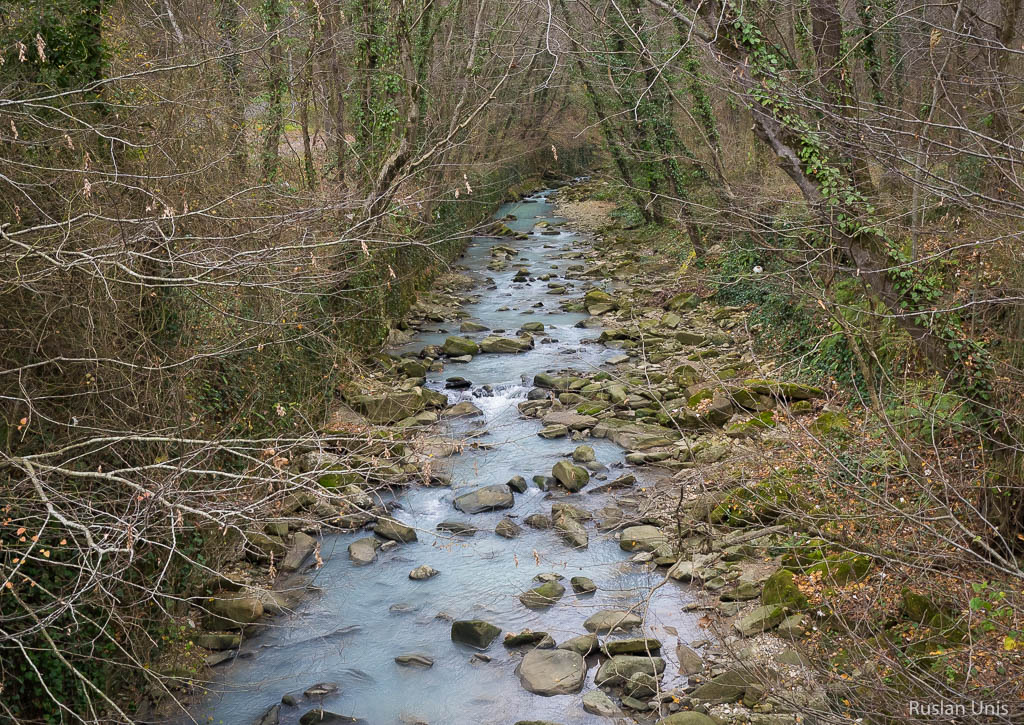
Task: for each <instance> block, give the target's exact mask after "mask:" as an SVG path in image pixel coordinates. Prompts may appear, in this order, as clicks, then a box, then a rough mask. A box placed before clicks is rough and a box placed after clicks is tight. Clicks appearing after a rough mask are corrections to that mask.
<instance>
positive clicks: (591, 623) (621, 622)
mask: <svg viewBox="0 0 1024 725" xmlns="http://www.w3.org/2000/svg"><path fill="white" fill-rule="evenodd" d="M643 621H644V620H643V619H642V618H640V617H639V616H637V615H635V614H633V613H631V612H625V611H622V610H621V609H603V610H601V611H600V612H597V613H595V614H592V615H590V617H589V618H588V619H587V621H585V622H584V623H583V627H584V628H585V629H586V630H587V631H588V632H597V633H598V634H606V633H608V632H614V631H618V630H623V631H625V630H629V629H634V628H636V627H639V626H640V625H641V624H643Z"/></svg>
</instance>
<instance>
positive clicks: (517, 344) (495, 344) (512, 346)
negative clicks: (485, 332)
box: [480, 334, 533, 353]
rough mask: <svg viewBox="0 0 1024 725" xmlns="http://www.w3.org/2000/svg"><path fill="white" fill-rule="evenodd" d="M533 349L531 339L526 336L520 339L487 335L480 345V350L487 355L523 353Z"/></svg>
mask: <svg viewBox="0 0 1024 725" xmlns="http://www.w3.org/2000/svg"><path fill="white" fill-rule="evenodd" d="M532 347H533V338H532V337H531V336H530V335H528V334H526V335H521V336H520V337H498V336H497V335H489V336H488V337H485V338H484V339H483V341H482V342H481V343H480V349H481V350H482V351H483V352H489V353H515V352H525V351H527V350H529V349H530V348H532Z"/></svg>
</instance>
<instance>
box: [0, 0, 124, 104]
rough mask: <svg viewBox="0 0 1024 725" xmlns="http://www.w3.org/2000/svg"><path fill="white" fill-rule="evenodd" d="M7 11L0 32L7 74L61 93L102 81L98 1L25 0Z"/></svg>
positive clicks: (102, 48) (103, 63)
mask: <svg viewBox="0 0 1024 725" xmlns="http://www.w3.org/2000/svg"><path fill="white" fill-rule="evenodd" d="M10 10H11V7H10V5H8V6H7V7H6V8H5V10H4V13H5V15H4V23H3V28H2V29H0V47H2V48H3V54H4V57H3V61H4V63H3V68H4V72H5V73H7V74H14V75H15V76H16V77H20V78H21V79H22V80H24V81H25V82H28V83H34V84H39V85H41V86H43V87H46V88H51V89H59V90H63V89H68V88H83V87H88V86H90V84H93V83H95V82H96V81H99V80H101V79H102V78H103V71H104V69H105V67H106V48H105V46H104V42H103V34H102V22H103V16H102V14H103V2H102V0H26V2H22V3H20V4H18V6H17V7H16V8H15V9H13V12H10V14H7V13H8V12H9V11H10Z"/></svg>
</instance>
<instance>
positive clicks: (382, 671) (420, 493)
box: [191, 192, 700, 725]
mask: <svg viewBox="0 0 1024 725" xmlns="http://www.w3.org/2000/svg"><path fill="white" fill-rule="evenodd" d="M553 209H554V206H553V204H551V203H549V202H548V200H547V195H546V193H544V192H542V193H540V194H538V195H536V196H533V197H528V198H527V199H524V200H523V201H521V202H518V203H514V204H506V205H505V206H503V207H502V208H501V209H500V210H499V211H498V212H497V217H499V218H501V217H504V216H505V215H506V214H513V215H515V216H516V217H517V220H516V221H511V222H509V223H508V224H509V226H510V227H512V228H513V229H515V230H517V231H524V232H530V238H529V239H528V240H520V241H515V242H510V241H509V240H495V239H489V238H477V239H475V240H474V242H473V244H472V245H471V246H470V248H469V249H468V251H467V252H466V255H465V257H464V258H463V259H462V260H461V263H462V264H463V265H464V266H465V267H466V268H467V269H468V271H469V273H470V274H471V275H472V276H473V277H474V278H476V279H479V288H478V289H477V290H475V292H476V293H477V294H479V300H480V301H479V302H476V303H474V304H471V305H469V306H468V307H466V308H465V309H466V311H467V312H468V313H469V315H470V318H469V319H471V320H474V321H477V322H480V323H482V324H484V325H486V326H487V327H489V328H491V329H492V330H497V329H504V330H506V331H507V334H509V335H514V334H515V331H516V330H518V329H519V327H520V326H521V325H522V324H523V323H524V322H528V321H539V322H543V323H544V325H545V328H546V330H545V333H544V334H543V335H540V334H537V335H535V337H536V338H537V341H538V344H537V345H536V347H535V348H534V349H533V350H531V351H529V352H525V353H521V354H517V355H486V354H483V355H478V356H476V357H474V358H473V360H472V362H470V363H466V364H457V363H449V364H447V366H446V369H445V371H444V372H443V373H430V374H429V377H428V385H429V386H430V387H433V388H436V389H438V390H443V389H444V379H445V378H447V377H449V376H453V375H459V376H462V377H465V378H467V379H469V380H471V381H472V382H473V387H472V388H470V389H468V390H464V391H458V392H455V391H445V392H446V393H448V394H449V397H450V399H451V401H452V402H453V403H454V402H457V401H458V400H459V399H471V400H472V401H473V402H474V403H475V404H476V405H477V406H478V407H480V408H481V409H482V410H483V412H484V414H485V415H484V418H483V419H482V420H481V419H479V418H477V419H475V420H473V421H470V422H467V423H460V424H459V427H458V428H456V429H455V431H454V432H455V433H459V432H465V431H467V430H468V429H469V428H476V427H478V426H483V427H485V428H486V430H487V433H486V435H484V436H483V437H481V438H477V439H476V440H478V441H480V442H485V443H487V444H490V445H491V446H493V447H489V449H487V450H476V449H469V450H467V451H466V452H465V453H463V454H462V455H459V456H456V457H453V458H449V459H446V460H444V461H439V462H438V466H437V468H443V469H445V470H447V471H448V472H449V473H450V474H451V477H452V482H453V486H452V488H451V489H446V488H421V487H413V488H411V489H409V490H408V491H407V492H404V493H402V494H401V496H400V498H399V499H398V504H399V506H400V508H399V509H397V510H396V512H395V513H396V517H397V518H398V519H400V520H402V521H404V522H406V523H409V524H410V525H413V526H415V527H416V528H417V530H418V532H419V541H418V542H414V543H411V544H404V545H401V546H398V547H396V548H394V549H391V550H390V551H386V552H382V553H381V554H380V555H379V557H378V559H377V561H376V562H375V563H373V564H371V565H369V566H361V567H359V566H355V565H354V564H353V563H352V562H351V561H350V559H349V557H348V553H347V550H346V548H347V546H348V544H349V543H351V542H352V541H353V540H354V539H356V538H361V537H364V536H367V535H368V534H367V532H365V531H364V532H360V533H356V534H345V535H329V536H327V537H326V538H325V539H324V542H323V557H324V559H325V562H326V563H325V565H324V567H323V568H322V569H321V570H320V571H319V572H317V573H316V577H315V582H314V583H315V585H316V586H318V587H320V589H321V590H322V594H320V595H318V596H314V597H311V598H310V599H308V600H307V601H306V602H305V603H304V604H302V605H301V606H300V607H299V608H298V609H297V611H296V612H295V613H294V614H292V615H289V616H286V617H278V618H277V619H275V620H274V621H273V624H272V625H271V627H270V628H269V630H268V631H267V632H265V633H263V634H261V635H259V636H258V637H256V638H255V639H253V640H252V641H251V642H249V643H248V644H247V645H246V646H245V647H243V653H244V654H245V655H247V656H244V657H240V658H238V659H236V660H234V661H233V662H230V663H227V664H223V665H221V666H219V667H217V668H216V670H215V681H214V683H213V688H214V694H213V695H212V696H211V697H210V698H208V699H207V700H205V701H204V702H203V703H202V704H201V705H199V706H196V707H195V708H194V709H193V710H192V712H191V715H192V717H193V718H194V719H195V720H196V721H198V722H214V723H226V724H228V725H248V724H249V723H254V722H256V721H257V720H258V719H259V717H260V715H261V713H263V712H264V711H265V710H266V709H267V708H268V707H270V706H271V705H273V704H275V703H279V702H280V700H281V696H282V695H284V694H286V693H291V694H292V695H294V696H295V697H296V698H297V699H298V700H299V705H298V706H297V707H284V708H282V712H281V722H282V723H284V724H285V725H291V724H292V723H297V722H298V719H299V717H300V716H301V715H302V714H303V713H305V712H307V711H308V710H310V709H312V708H313V707H316V706H318V705H319V704H320V703H319V701H318V700H310V699H308V698H304V697H303V696H302V691H303V690H305V689H306V688H308V687H309V686H310V685H312V684H314V683H317V682H324V681H327V682H335V683H337V684H338V685H339V686H340V689H339V691H338V692H337V693H336V694H334V695H331V696H328V697H326V698H324V700H323V703H322V704H323V707H324V709H326V710H330V711H332V712H336V713H339V714H344V715H351V716H354V717H359V718H362V719H364V720H365V721H366V722H367V723H370V724H371V725H392V724H395V725H398V724H399V723H416V722H424V723H430V724H431V725H475V724H481V725H485V724H486V725H490V724H492V723H493V724H494V725H498V724H500V725H512V723H514V722H516V721H517V720H521V719H525V720H538V719H548V720H554V721H556V722H560V723H565V724H566V725H570V724H577V723H609V722H610V721H609V720H607V719H605V718H600V717H598V716H596V715H591V714H589V713H586V712H585V711H584V710H583V707H582V704H581V697H582V693H577V694H574V695H561V696H555V697H541V696H538V695H534V694H531V693H529V692H527V691H526V690H524V689H523V688H522V687H521V686H520V684H519V681H518V678H517V677H516V675H515V667H516V664H517V663H518V662H519V660H520V659H521V657H522V654H523V652H524V651H525V648H519V649H517V650H508V649H506V648H505V647H504V646H503V645H502V644H501V637H499V638H498V639H496V640H495V641H494V643H493V644H491V646H490V647H489V648H488V650H487V651H486V654H487V655H488V656H490V657H491V661H490V662H480V661H473V659H472V655H473V652H474V651H473V650H471V649H470V648H468V647H465V646H463V645H459V644H455V643H453V642H452V641H451V639H450V627H451V624H450V621H449V620H448V619H446V618H445V617H438V615H439V614H440V613H444V614H446V615H449V616H450V617H454V618H455V619H470V618H479V619H486V620H488V621H490V622H493V623H494V624H496V625H497V626H499V627H501V628H502V630H503V633H504V632H518V631H520V630H522V629H523V628H526V627H529V628H531V629H534V630H543V631H546V632H549V633H550V634H551V635H552V636H553V637H554V638H555V640H557V641H558V642H562V641H564V640H566V639H569V638H570V637H574V636H577V635H580V634H586V632H585V630H584V629H583V621H584V620H585V619H586V618H587V617H588V616H590V615H591V614H593V613H594V612H596V611H598V610H600V609H608V608H615V609H627V608H629V607H631V606H633V605H635V604H637V603H642V602H644V601H645V600H647V599H648V598H649V599H650V601H649V602H648V603H647V605H646V608H645V613H646V625H645V633H646V634H647V635H648V636H653V637H657V638H659V639H661V640H662V642H663V643H664V647H663V650H662V656H663V657H665V658H666V660H667V666H666V674H665V676H664V678H663V679H662V685H663V687H669V686H671V685H672V683H673V682H676V681H677V679H678V678H677V675H676V673H677V672H678V668H677V664H676V662H675V659H674V658H675V655H674V650H675V642H676V637H675V636H674V634H673V633H674V632H675V631H678V635H679V637H681V638H682V639H683V641H689V640H692V639H695V638H697V637H699V636H700V633H699V632H698V631H697V630H695V629H694V627H695V623H694V619H695V616H694V615H691V614H686V613H683V612H682V611H681V608H682V606H683V605H684V604H685V603H686V602H687V601H688V600H689V594H688V592H687V589H686V588H685V587H683V586H681V585H679V584H677V583H676V582H674V581H669V582H668V583H667V584H666V585H665V586H663V587H661V588H659V589H657V590H656V591H655V592H654V594H653V595H651V593H650V588H651V587H652V586H653V585H655V584H657V583H659V582H661V581H662V579H663V578H664V574H663V572H664V570H663V569H661V570H658V571H649V569H648V566H647V565H639V564H633V563H630V562H629V561H628V558H629V554H626V553H625V552H623V551H621V550H620V549H619V546H618V543H617V542H616V541H615V539H614V535H613V534H612V533H605V532H599V531H598V530H597V529H596V528H595V527H594V525H593V523H589V524H588V525H587V528H588V532H589V534H590V546H589V548H587V549H585V550H582V551H579V550H573V549H571V548H569V547H568V546H567V545H566V544H565V543H564V542H563V541H562V540H560V539H559V538H558V537H557V535H556V534H555V532H554V531H553V530H546V531H537V530H534V529H531V528H529V527H527V526H525V525H523V526H522V528H523V533H522V536H520V537H519V538H517V539H504V538H501V537H499V536H497V535H495V534H494V533H493V531H494V526H495V524H497V523H498V521H500V520H501V518H502V517H503V516H504V515H506V514H507V515H511V516H512V517H513V518H514V519H515V520H516V521H517V522H519V523H520V524H521V523H522V520H523V519H524V518H525V517H526V516H528V515H529V514H531V513H536V512H541V513H545V514H550V512H551V503H552V502H554V501H559V500H565V501H568V502H571V503H573V504H574V505H577V506H580V507H583V508H586V509H589V510H596V509H598V508H600V507H601V506H603V505H605V504H606V503H609V502H610V499H609V496H610V495H611V494H609V495H600V494H598V495H595V494H588V493H587V490H588V489H591V488H594V487H596V486H598V485H600V484H601V483H602V481H601V480H599V479H600V477H602V476H603V475H606V476H607V480H611V479H613V478H615V477H617V476H619V475H622V474H623V473H625V472H626V467H625V466H623V464H622V458H623V451H622V450H621V449H620V448H618V447H617V446H615V445H614V444H611V443H609V442H607V441H604V440H587V441H586V442H587V443H588V444H590V445H593V447H594V449H595V451H596V453H597V460H598V461H599V462H601V463H603V464H605V465H606V466H609V467H610V470H609V471H607V473H606V474H598V477H597V478H595V477H592V478H591V483H590V485H589V486H588V487H587V489H584V491H583V492H582V493H580V494H575V495H564V494H561V493H557V492H552V493H545V492H544V491H541V490H540V489H538V488H537V487H536V486H534V485H533V484H532V483H531V485H530V488H529V490H528V492H527V493H525V494H517V495H516V505H515V507H514V508H513V509H511V510H508V511H503V512H494V513H484V514H477V515H475V516H469V515H465V514H462V513H461V512H459V511H456V510H455V509H454V508H453V507H452V499H453V498H454V496H455V495H457V494H458V493H464V492H465V491H468V490H472V489H473V488H475V487H477V486H480V485H487V484H494V483H504V482H505V481H507V480H508V479H509V478H511V477H512V476H514V475H516V474H518V475H522V476H523V477H525V478H526V479H527V481H530V479H531V477H532V476H534V475H537V474H543V475H550V472H551V467H552V465H554V463H555V462H557V461H558V460H559V459H561V458H564V457H567V456H568V455H569V454H571V452H572V450H573V448H574V447H575V446H576V445H578V443H575V442H572V441H570V440H568V439H565V438H563V439H560V440H551V441H549V440H543V439H541V438H540V437H538V436H537V431H538V430H539V429H540V422H539V421H538V420H536V419H521V418H520V416H519V411H518V409H517V407H516V405H517V403H519V402H521V401H522V400H524V399H525V397H526V394H527V392H528V391H529V389H530V387H532V386H531V385H530V382H531V381H532V379H533V376H534V375H535V374H536V373H538V372H543V371H550V370H556V369H562V368H567V367H573V368H576V369H579V370H583V369H587V368H588V367H592V366H596V365H599V364H600V363H601V362H602V360H603V359H604V358H606V357H608V356H609V355H611V354H614V351H609V350H608V349H606V348H605V347H604V346H603V345H596V344H593V343H586V342H585V340H587V339H591V340H592V339H593V338H595V337H596V336H597V331H596V330H592V329H591V330H588V329H584V328H579V327H575V325H576V323H577V322H579V321H580V320H582V319H584V318H586V315H585V314H582V313H566V312H562V311H561V310H560V309H559V305H560V302H561V301H562V300H563V299H564V297H562V296H559V295H554V294H548V286H547V284H546V283H545V282H540V281H536V282H532V283H514V282H513V281H512V278H513V276H515V273H516V269H517V268H518V267H519V266H522V265H526V266H528V267H529V269H530V271H531V274H532V275H539V274H543V273H545V272H547V273H549V274H551V275H552V279H553V280H554V279H559V278H561V277H562V275H563V274H564V273H565V272H566V268H567V267H569V266H571V265H573V264H581V263H582V262H581V260H579V259H573V258H570V259H566V258H565V255H567V254H568V255H569V256H570V257H573V256H574V255H572V254H571V253H572V252H574V251H580V250H584V249H586V243H585V241H583V240H582V239H580V238H579V237H578V236H577V235H576V234H574V233H571V232H568V231H566V232H561V233H560V234H558V235H557V236H554V235H542V234H541V233H540V232H541V231H543V230H541V229H538V230H537V231H536V233H534V228H535V225H536V223H537V222H539V221H542V220H546V221H548V222H553V221H558V218H557V217H554V216H553ZM496 244H503V245H509V246H515V247H516V248H517V249H518V250H519V252H520V257H519V258H518V259H516V260H515V261H514V262H513V263H512V264H510V265H509V266H508V268H507V269H506V270H503V271H500V272H492V271H490V270H488V269H487V265H488V263H489V262H490V261H491V259H492V257H491V256H490V250H491V248H492V247H493V246H494V245H496ZM571 284H573V285H574V288H575V289H576V290H577V292H579V290H580V283H579V282H571ZM570 289H573V288H570ZM538 303H540V306H536V305H538ZM505 307H507V308H509V309H507V310H504V311H500V310H499V308H505ZM448 334H459V333H458V332H457V326H456V327H455V328H453V327H452V326H451V325H450V324H447V325H438V326H436V329H435V330H433V331H429V330H427V331H423V332H420V333H419V334H418V335H417V336H416V339H415V341H414V343H413V344H412V345H411V346H409V349H419V348H420V347H422V346H423V345H425V344H430V343H440V342H443V340H444V338H445V337H446V336H447V335H448ZM485 334H486V333H480V334H478V335H469V336H470V337H476V338H482V337H483V336H484V335H485ZM542 337H551V338H553V339H554V340H556V342H549V343H544V344H542V343H541V342H540V340H541V338H542ZM484 385H490V386H493V391H494V392H493V394H487V393H485V391H483V390H482V389H481V387H482V386H484ZM632 472H633V473H635V474H636V475H637V478H638V482H637V486H643V485H644V472H643V471H642V470H635V471H632ZM446 520H456V521H464V522H467V523H472V525H473V526H475V527H477V528H478V529H480V531H479V532H478V533H477V534H476V535H475V536H473V537H472V538H457V539H453V538H451V537H449V536H447V535H444V536H436V535H434V534H432V533H431V532H434V530H435V526H436V525H437V524H438V523H439V522H441V521H446ZM421 564H429V565H430V566H432V567H434V568H435V569H437V570H439V571H440V572H441V573H440V575H438V576H436V577H434V578H432V579H428V580H425V581H412V580H410V579H409V577H408V574H409V571H410V570H411V569H413V568H414V567H417V566H419V565H421ZM543 572H557V573H559V574H561V575H563V576H564V577H565V581H563V584H565V586H566V594H565V596H564V597H563V598H562V599H561V600H560V601H559V602H558V603H557V604H555V605H554V606H553V607H551V608H550V609H548V610H546V611H545V610H540V611H534V610H530V609H527V608H525V607H524V606H523V605H522V604H521V603H520V602H519V599H518V595H519V594H520V593H521V592H523V591H524V590H526V589H529V588H530V587H532V586H536V584H537V582H533V581H532V579H533V577H534V576H536V575H537V574H540V573H543ZM577 575H583V576H587V577H590V578H591V579H593V580H594V582H596V584H597V586H598V591H597V593H596V594H593V595H587V596H580V597H577V596H576V595H575V594H573V592H572V589H571V587H569V585H568V584H569V582H568V580H569V578H571V577H573V576H577ZM640 611H641V612H643V611H644V608H641V610H640ZM666 627H668V630H667V631H666ZM639 634H640V633H639V632H633V633H630V634H629V635H622V636H639ZM502 636H503V635H502ZM407 653H422V654H426V655H428V656H430V657H431V658H433V660H434V665H433V667H431V668H430V669H422V668H418V667H405V666H400V665H398V664H396V663H395V661H394V658H395V657H396V656H398V655H401V654H407ZM250 655H251V656H250ZM588 663H589V664H591V667H590V670H589V673H588V680H587V683H586V685H585V686H584V689H583V692H586V691H587V690H589V689H592V688H593V687H594V685H593V678H594V674H595V672H596V670H597V658H595V657H591V658H588Z"/></svg>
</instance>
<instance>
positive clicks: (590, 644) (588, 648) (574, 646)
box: [558, 634, 600, 657]
mask: <svg viewBox="0 0 1024 725" xmlns="http://www.w3.org/2000/svg"><path fill="white" fill-rule="evenodd" d="M599 647H600V642H599V641H598V639H597V635H596V634H582V635H580V636H579V637H573V638H572V639H567V640H566V641H565V642H562V644H560V645H558V649H568V650H572V651H573V652H575V653H576V654H579V655H582V656H583V657H586V656H588V655H591V654H593V653H595V652H597V651H598V648H599Z"/></svg>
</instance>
